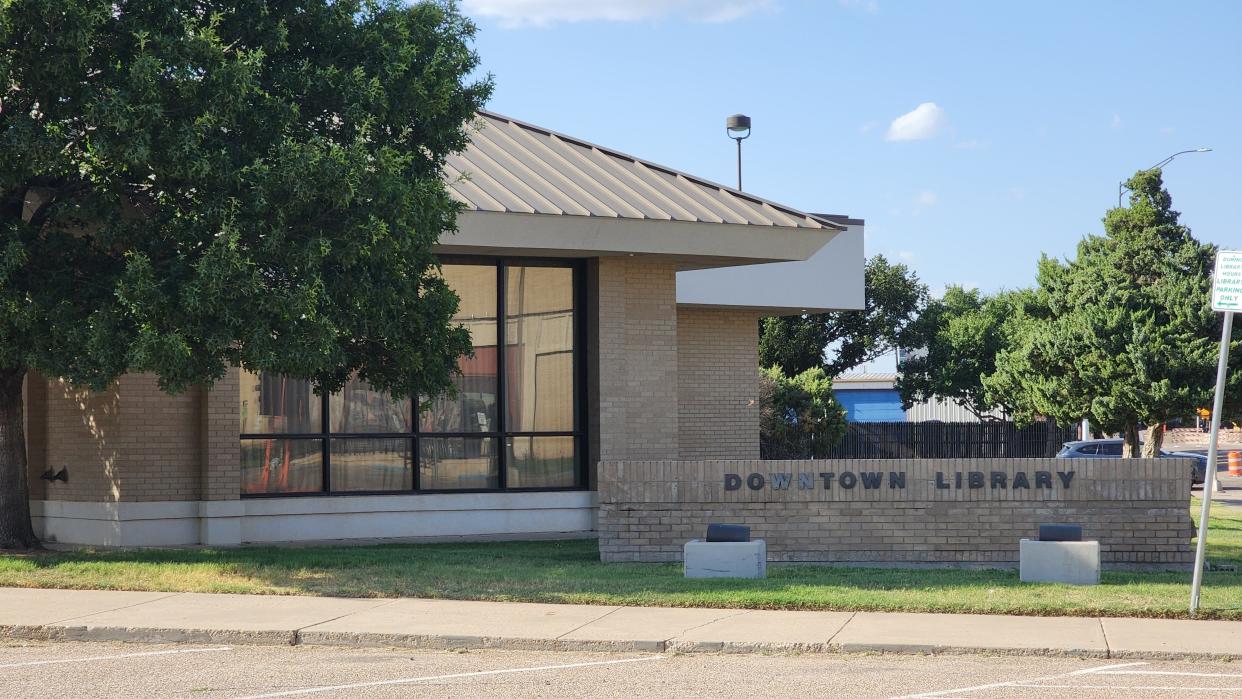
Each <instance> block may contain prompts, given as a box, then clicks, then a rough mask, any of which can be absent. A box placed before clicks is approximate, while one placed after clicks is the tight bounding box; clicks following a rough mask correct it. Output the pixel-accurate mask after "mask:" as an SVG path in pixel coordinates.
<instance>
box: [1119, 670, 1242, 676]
mask: <svg viewBox="0 0 1242 699" xmlns="http://www.w3.org/2000/svg"><path fill="white" fill-rule="evenodd" d="M1096 674H1099V675H1172V676H1175V677H1242V674H1238V673H1232V672H1175V671H1173V670H1110V671H1107V672H1100V673H1096Z"/></svg>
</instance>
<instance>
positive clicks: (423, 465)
mask: <svg viewBox="0 0 1242 699" xmlns="http://www.w3.org/2000/svg"><path fill="white" fill-rule="evenodd" d="M418 441H419V444H420V446H419V473H418V476H419V478H418V484H419V487H420V488H422V489H423V490H488V489H494V488H499V487H500V459H499V455H498V454H497V453H496V440H495V439H487V438H485V439H476V438H464V437H423V438H422V439H420V440H418Z"/></svg>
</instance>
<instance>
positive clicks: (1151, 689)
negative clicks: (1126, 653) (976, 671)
mask: <svg viewBox="0 0 1242 699" xmlns="http://www.w3.org/2000/svg"><path fill="white" fill-rule="evenodd" d="M1009 686H1010V687H1037V688H1040V689H1043V688H1047V689H1119V690H1127V691H1129V690H1134V689H1138V690H1143V691H1148V692H1159V691H1166V692H1167V691H1169V690H1173V691H1178V692H1242V687H1182V686H1180V685H1175V684H1174V685H1149V686H1146V687H1144V686H1136V685H1128V684H1011V685H1009Z"/></svg>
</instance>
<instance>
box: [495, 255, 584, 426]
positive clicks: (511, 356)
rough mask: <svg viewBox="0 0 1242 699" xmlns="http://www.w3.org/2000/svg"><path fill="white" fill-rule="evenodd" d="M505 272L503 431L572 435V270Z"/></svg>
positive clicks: (538, 269)
mask: <svg viewBox="0 0 1242 699" xmlns="http://www.w3.org/2000/svg"><path fill="white" fill-rule="evenodd" d="M505 272H506V281H505V286H506V296H505V300H506V305H505V354H506V356H507V361H506V363H505V368H506V370H507V380H506V381H505V391H506V396H505V407H506V409H507V412H506V415H505V420H506V422H505V429H506V430H507V431H509V432H556V431H569V430H572V429H573V428H574V275H573V270H572V269H567V268H564V267H509V268H507V269H506V270H505Z"/></svg>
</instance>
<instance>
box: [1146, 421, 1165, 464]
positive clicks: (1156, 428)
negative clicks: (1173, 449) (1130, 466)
mask: <svg viewBox="0 0 1242 699" xmlns="http://www.w3.org/2000/svg"><path fill="white" fill-rule="evenodd" d="M1163 443H1164V423H1163V422H1157V423H1156V424H1154V425H1152V426H1151V427H1149V428H1148V429H1147V441H1146V442H1143V458H1144V459H1156V458H1159V457H1160V445H1162V444H1163Z"/></svg>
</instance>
